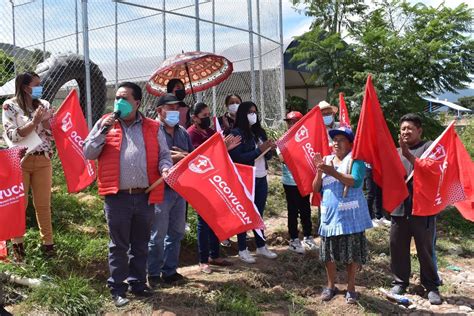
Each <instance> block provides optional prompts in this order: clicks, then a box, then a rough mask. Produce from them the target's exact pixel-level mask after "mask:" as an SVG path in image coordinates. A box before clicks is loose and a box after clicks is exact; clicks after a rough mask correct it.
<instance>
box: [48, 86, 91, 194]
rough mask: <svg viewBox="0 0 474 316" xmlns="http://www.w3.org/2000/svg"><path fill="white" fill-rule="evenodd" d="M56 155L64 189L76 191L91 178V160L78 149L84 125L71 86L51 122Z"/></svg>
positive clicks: (86, 131)
mask: <svg viewBox="0 0 474 316" xmlns="http://www.w3.org/2000/svg"><path fill="white" fill-rule="evenodd" d="M51 128H52V131H53V136H54V141H55V142H56V148H57V149H58V155H59V159H61V164H62V166H63V170H64V176H65V177H66V182H67V189H68V192H71V193H72V192H79V191H81V190H82V189H84V188H86V187H87V186H89V185H90V184H91V183H92V182H94V180H95V177H96V169H95V164H94V161H92V160H86V158H85V157H84V154H83V152H82V145H83V143H84V139H85V138H86V137H87V134H88V128H87V123H86V120H85V119H84V115H83V114H82V110H81V107H80V105H79V99H78V97H77V92H76V90H72V91H71V92H70V93H69V95H68V96H67V97H66V99H65V100H64V102H63V103H62V104H61V107H60V108H59V109H58V111H57V112H56V114H55V115H54V120H53V124H52V126H51Z"/></svg>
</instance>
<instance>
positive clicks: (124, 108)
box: [114, 99, 133, 119]
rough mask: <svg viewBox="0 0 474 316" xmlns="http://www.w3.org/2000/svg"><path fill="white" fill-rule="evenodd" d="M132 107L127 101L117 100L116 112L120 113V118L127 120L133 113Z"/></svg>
mask: <svg viewBox="0 0 474 316" xmlns="http://www.w3.org/2000/svg"><path fill="white" fill-rule="evenodd" d="M132 110H133V107H132V105H131V104H130V103H129V102H128V101H127V100H125V99H118V100H115V104H114V112H117V111H120V118H122V119H123V118H126V117H127V116H129V115H130V113H132Z"/></svg>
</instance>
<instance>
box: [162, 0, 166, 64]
mask: <svg viewBox="0 0 474 316" xmlns="http://www.w3.org/2000/svg"><path fill="white" fill-rule="evenodd" d="M165 12H166V0H163V13H162V22H163V60H165V59H166V55H167V53H166V13H165Z"/></svg>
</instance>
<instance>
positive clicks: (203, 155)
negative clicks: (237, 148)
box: [165, 133, 264, 240]
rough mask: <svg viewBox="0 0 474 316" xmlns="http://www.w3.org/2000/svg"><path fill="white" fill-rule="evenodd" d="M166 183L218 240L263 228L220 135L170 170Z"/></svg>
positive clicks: (216, 135)
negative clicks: (189, 206)
mask: <svg viewBox="0 0 474 316" xmlns="http://www.w3.org/2000/svg"><path fill="white" fill-rule="evenodd" d="M165 181H166V182H167V183H168V184H169V186H170V187H171V188H173V190H175V191H176V192H178V194H179V195H181V196H182V197H183V198H184V199H186V200H187V201H188V202H189V203H190V204H191V205H192V206H193V208H194V209H195V210H196V212H198V214H199V215H201V217H202V218H203V219H204V221H205V222H206V223H207V224H208V225H209V227H211V229H212V231H213V232H214V233H215V234H216V236H217V237H218V238H219V240H225V239H227V238H229V237H231V236H234V235H237V234H238V233H242V232H245V231H248V230H252V229H263V228H264V224H263V220H262V218H261V217H260V214H259V213H258V210H257V208H256V206H255V204H254V203H253V201H252V200H251V196H250V192H248V190H247V189H246V188H245V186H244V184H243V182H242V180H241V178H240V176H239V175H238V173H237V169H236V167H235V165H234V163H233V162H232V160H231V159H230V157H229V155H228V153H227V148H226V146H225V144H224V139H223V138H222V135H221V134H219V133H215V134H214V135H212V136H211V137H210V138H209V139H208V140H207V141H205V142H204V143H203V144H202V145H201V146H199V147H198V148H196V149H195V150H194V151H193V152H192V153H190V154H189V155H188V156H186V158H184V159H183V160H181V161H180V162H179V163H178V164H176V165H175V166H173V168H172V169H171V170H170V172H169V174H168V176H167V177H166V178H165Z"/></svg>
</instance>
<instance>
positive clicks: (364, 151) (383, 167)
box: [352, 75, 408, 212]
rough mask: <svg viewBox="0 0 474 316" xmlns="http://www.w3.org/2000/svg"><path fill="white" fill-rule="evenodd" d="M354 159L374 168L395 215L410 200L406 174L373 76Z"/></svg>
mask: <svg viewBox="0 0 474 316" xmlns="http://www.w3.org/2000/svg"><path fill="white" fill-rule="evenodd" d="M352 157H353V159H359V160H363V161H365V162H367V163H369V164H371V165H372V172H373V177H374V181H375V183H377V184H378V186H379V187H381V189H382V192H383V194H382V204H383V208H384V209H385V210H387V211H388V212H392V211H393V210H394V209H395V208H396V207H397V206H398V205H400V204H401V203H402V202H403V200H405V199H406V198H407V197H408V189H407V186H406V184H405V176H406V171H405V168H404V167H403V164H402V161H401V159H400V156H399V155H398V152H397V149H396V147H395V144H394V142H393V139H392V135H391V134H390V132H389V130H388V127H387V123H385V117H384V115H383V112H382V109H381V107H380V103H379V100H378V98H377V94H376V93H375V89H374V86H373V84H372V77H371V76H370V75H369V76H368V78H367V84H366V85H365V95H364V101H363V103H362V109H361V112H360V117H359V123H358V125H357V132H356V134H355V140H354V147H353V148H352Z"/></svg>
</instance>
